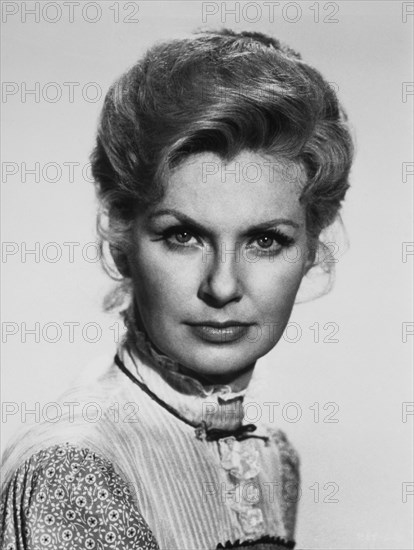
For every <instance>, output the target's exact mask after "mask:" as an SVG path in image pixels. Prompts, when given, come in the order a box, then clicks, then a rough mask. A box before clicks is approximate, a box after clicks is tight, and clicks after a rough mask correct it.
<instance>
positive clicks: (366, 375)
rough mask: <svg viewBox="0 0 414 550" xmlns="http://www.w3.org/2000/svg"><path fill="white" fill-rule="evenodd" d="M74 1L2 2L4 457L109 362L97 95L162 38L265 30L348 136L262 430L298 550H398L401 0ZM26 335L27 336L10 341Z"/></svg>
mask: <svg viewBox="0 0 414 550" xmlns="http://www.w3.org/2000/svg"><path fill="white" fill-rule="evenodd" d="M77 4H78V3H77V2H60V3H56V2H26V3H24V2H3V6H2V9H3V38H2V41H3V44H2V45H3V48H2V50H3V54H2V58H3V59H2V65H3V69H2V79H3V90H2V92H3V93H2V112H3V147H2V160H3V163H2V169H3V173H2V199H3V200H2V210H3V212H2V214H3V221H2V240H3V257H2V270H3V309H2V322H3V325H2V328H3V341H5V343H4V345H3V357H2V359H3V361H2V363H3V366H2V400H3V407H5V408H4V409H3V413H5V412H6V413H7V411H9V414H3V422H2V424H1V432H2V438H1V439H2V441H1V444H2V449H3V448H4V447H5V445H6V444H7V440H8V438H9V437H10V436H11V435H12V434H13V432H14V431H15V430H16V429H17V427H18V426H19V425H20V424H21V423H22V419H23V422H25V421H29V420H33V418H34V417H35V415H33V414H32V415H31V416H30V415H29V414H27V411H28V410H29V409H34V410H36V407H38V409H37V410H40V411H41V415H43V412H42V411H44V410H46V411H47V412H45V413H44V414H45V415H46V414H49V416H50V417H53V416H54V411H53V410H52V409H50V408H49V409H48V408H47V404H48V403H51V402H54V401H55V399H56V398H57V396H58V395H59V394H60V393H61V391H62V390H63V389H65V388H66V387H67V385H68V384H69V381H70V380H71V379H73V377H77V376H79V375H80V374H81V373H83V372H85V365H86V364H88V363H89V362H91V361H93V362H97V364H99V361H101V362H102V361H103V362H104V363H107V362H108V361H110V360H111V358H112V355H113V353H114V351H115V346H116V344H115V343H114V336H115V335H116V330H117V325H116V322H117V318H116V316H115V315H107V314H104V313H103V312H102V309H101V302H102V298H103V296H104V294H105V291H106V290H107V289H108V288H109V287H110V281H109V280H108V279H107V278H106V276H105V275H104V274H103V273H102V271H101V269H100V267H99V264H98V263H96V262H95V261H94V255H95V248H94V246H93V244H92V245H90V244H88V243H93V242H94V241H95V233H94V212H95V206H96V205H95V199H94V192H93V186H92V184H91V183H90V182H89V181H88V179H89V172H88V169H87V162H88V154H89V152H90V150H91V147H92V146H93V141H94V134H95V128H96V122H97V117H98V113H99V111H100V108H101V105H102V101H103V95H102V97H99V95H100V92H101V91H102V94H104V93H105V91H106V90H107V88H108V86H109V85H110V83H111V82H112V81H113V80H114V79H115V78H116V76H117V75H119V74H120V73H121V72H122V71H123V70H125V69H126V68H127V67H128V66H130V65H131V64H132V63H133V62H134V61H135V60H136V59H137V58H138V57H139V56H140V55H141V54H142V53H143V51H144V50H145V48H146V47H147V46H149V45H150V44H152V43H153V41H155V40H158V39H160V38H169V37H172V36H174V35H180V34H182V33H186V32H190V31H191V30H194V29H196V28H198V27H211V28H217V27H221V26H227V27H230V28H239V29H246V30H255V31H263V32H267V33H270V34H272V35H274V36H276V37H277V38H280V39H282V40H284V41H286V42H287V43H288V44H289V45H290V46H292V47H293V48H295V49H297V50H298V51H300V52H301V53H302V55H303V57H304V58H305V59H306V60H308V61H309V62H311V63H312V64H314V65H315V66H316V67H317V68H319V69H320V70H321V72H322V73H323V74H324V75H325V77H326V78H327V79H328V80H329V81H330V82H331V83H332V85H333V86H335V87H336V89H337V90H338V93H339V96H340V99H341V100H342V102H343V104H344V105H345V107H346V109H347V111H348V114H349V117H350V120H351V123H352V126H353V129H354V133H355V136H356V141H357V157H356V161H355V165H354V169H353V172H352V189H351V191H350V192H349V195H348V200H347V203H346V206H345V208H344V211H343V219H344V224H345V227H346V229H347V233H348V238H349V241H350V247H349V250H348V251H347V252H346V253H345V254H343V250H340V251H339V254H338V255H337V257H338V260H339V261H338V263H337V278H336V285H335V287H334V289H333V291H332V292H331V293H330V294H329V295H327V296H325V297H323V298H320V299H318V300H315V301H311V302H307V303H304V304H300V305H297V306H296V308H295V309H294V312H293V316H292V319H291V323H292V324H291V326H290V329H289V332H288V333H287V336H286V338H285V339H283V340H281V341H280V343H279V344H278V345H277V347H276V348H275V349H274V350H273V351H272V352H271V353H270V354H269V355H268V356H266V357H265V358H263V359H262V360H260V362H259V365H260V368H261V369H262V370H263V371H264V373H265V375H266V376H267V377H268V381H267V382H266V384H264V389H263V393H262V394H261V395H260V396H258V399H260V400H262V401H263V402H272V403H275V402H278V403H280V405H279V406H277V408H276V415H275V422H276V424H277V425H278V426H279V427H280V428H281V429H283V430H285V431H286V433H287V434H288V436H289V438H290V440H291V441H292V442H293V444H294V445H295V446H296V448H297V449H298V451H299V453H300V456H301V460H302V467H301V473H302V496H301V499H300V506H299V520H298V527H297V541H298V548H309V549H310V548H312V549H319V548H320V549H322V548H324V549H342V550H343V549H348V548H349V549H357V548H362V549H368V548H369V549H371V548H372V549H373V548H376V549H391V548H398V549H408V548H412V530H411V514H412V503H413V498H414V497H413V496H412V494H411V496H410V495H408V496H407V497H406V498H404V496H403V491H404V487H405V488H406V490H407V491H410V488H411V492H412V490H413V489H412V482H413V473H412V467H411V464H412V462H411V461H412V458H411V457H412V453H411V431H412V427H413V416H412V414H411V415H409V414H408V415H406V417H405V418H404V417H403V411H404V407H405V410H406V411H408V412H409V411H412V410H413V409H412V405H410V403H412V402H413V396H412V373H411V346H412V340H413V336H412V335H411V336H410V335H407V336H405V337H404V330H406V331H408V332H409V331H410V330H411V332H412V321H413V316H412V311H411V307H410V303H411V291H410V277H411V274H412V264H413V256H412V255H411V256H410V255H407V256H406V257H405V256H404V255H403V250H404V247H405V249H406V250H411V251H412V244H411V245H410V244H409V243H412V241H413V237H412V233H411V206H410V205H411V200H412V184H413V176H412V175H409V174H407V173H406V172H407V170H408V171H409V170H410V169H411V170H412V164H404V163H412V160H413V159H412V140H411V137H410V136H411V117H412V110H413V109H412V106H413V95H412V82H413V75H412V70H411V65H412V56H411V32H412V21H413V19H414V17H413V15H409V13H408V12H410V10H411V12H412V10H413V3H412V2H395V1H385V2H377V1H358V2H353V1H346V2H345V1H340V2H301V3H300V4H299V3H295V2H245V3H244V4H242V3H238V2H226V3H222V2H219V3H217V2H205V3H202V2H193V1H191V2H190V1H179V2H177V1H171V2H112V1H109V2H106V1H103V2H100V3H99V4H96V3H94V2H84V3H83V6H84V7H83V11H82V9H81V6H80V4H79V5H77ZM85 6H86V8H85ZM27 10H35V11H34V15H33V14H32V15H31V14H30V13H28V12H27ZM232 10H236V13H234V12H233V14H232V13H231V11H232ZM238 11H239V13H240V16H239V17H238V13H237V12H238ZM203 14H204V16H203ZM128 18H129V20H130V21H129V22H127V21H126V19H128ZM236 18H237V19H238V22H237V21H236ZM117 19H118V21H117ZM335 20H336V22H335ZM36 83H38V84H36ZM69 83H72V84H69ZM91 83H92V84H91ZM404 83H406V84H404ZM410 83H411V84H410ZM30 90H35V93H33V94H30V93H28V92H29V91H30ZM410 91H411V95H410ZM59 94H60V95H59ZM36 163H38V164H37V167H36ZM26 169H35V173H25V170H26ZM404 170H405V171H406V172H404ZM36 171H37V172H38V174H39V177H37V175H36ZM72 171H73V173H72ZM13 172H14V173H13ZM72 176H73V177H72ZM36 179H38V180H39V181H36ZM35 243H39V244H38V245H36V244H35ZM50 243H52V244H50ZM53 243H54V244H53ZM64 243H66V244H64ZM67 243H74V244H71V245H70V244H67ZM403 243H408V244H406V245H404V244H403ZM36 246H37V247H38V248H37V249H36ZM25 247H26V248H25ZM410 247H411V248H410ZM28 249H34V250H35V251H36V250H37V251H36V252H35V253H34V254H27V250H28ZM25 250H26V253H25ZM71 251H72V252H71ZM59 255H60V256H59ZM55 260H56V261H55ZM24 323H26V325H24ZM36 323H38V325H37V329H36V330H38V331H39V332H38V337H37V336H36V335H34V334H26V336H24V332H25V326H26V328H29V329H30V328H32V329H33V328H35V327H36V325H35V324H36ZM64 323H66V324H64ZM68 323H69V324H68ZM70 323H74V324H72V325H70ZM88 323H93V324H92V325H88ZM114 323H115V324H114ZM329 323H330V324H329ZM404 323H407V324H404ZM70 327H72V329H73V331H74V332H73V338H72V340H73V341H72V342H71V341H70V334H69V333H70ZM96 327H99V328H100V331H101V333H99V332H97V331H96ZM111 327H112V328H111ZM310 327H313V328H310ZM332 327H334V328H335V327H336V329H335V332H336V334H335V335H333V337H332V336H331V338H330V334H331V331H332ZM82 329H83V333H84V334H83V336H82ZM59 330H60V331H61V333H59ZM13 332H14V334H13ZM317 334H318V336H319V337H317ZM36 339H38V341H37V342H36V341H35V340H36ZM94 339H96V340H97V341H96V342H93V341H92V340H94ZM332 339H333V340H338V341H337V342H332V341H327V340H332ZM54 340H55V341H54ZM88 340H89V341H88ZM317 340H319V341H317ZM100 358H101V359H100ZM36 402H37V403H38V405H36ZM404 403H408V405H404ZM292 404H293V405H292ZM332 404H333V405H332ZM45 406H46V409H44V407H45ZM25 407H26V409H25ZM310 407H311V408H310ZM324 407H325V408H324ZM410 407H411V408H410ZM262 410H264V409H262ZM266 410H268V409H266ZM10 411H12V412H11V413H10ZM25 411H26V413H25ZM317 411H319V417H318V415H317ZM333 411H335V412H334V414H333V415H331V416H329V413H330V412H333ZM329 420H338V422H329ZM403 420H405V421H403ZM404 483H411V485H404ZM326 484H329V485H326ZM333 488H336V490H335V494H334V495H333V494H332V491H333ZM318 490H319V493H318ZM330 500H337V501H338V502H329V501H330ZM404 500H405V502H404Z"/></svg>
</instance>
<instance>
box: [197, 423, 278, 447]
mask: <svg viewBox="0 0 414 550" xmlns="http://www.w3.org/2000/svg"><path fill="white" fill-rule="evenodd" d="M256 429H257V426H255V425H254V424H246V425H244V426H243V425H242V426H239V427H238V428H236V429H234V430H220V429H218V428H207V426H206V423H205V422H202V423H201V424H200V426H198V427H197V428H196V437H197V439H201V440H203V439H206V440H207V441H218V440H219V439H224V438H226V437H234V438H236V439H237V441H242V440H243V439H247V438H248V437H255V438H257V439H263V440H264V441H266V442H267V441H268V440H269V438H268V437H265V436H262V435H251V434H252V432H254V431H256Z"/></svg>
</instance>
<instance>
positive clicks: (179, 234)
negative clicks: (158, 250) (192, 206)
mask: <svg viewBox="0 0 414 550" xmlns="http://www.w3.org/2000/svg"><path fill="white" fill-rule="evenodd" d="M162 238H163V239H164V241H165V243H166V245H167V246H168V247H169V248H171V249H172V250H175V249H178V248H188V247H192V246H193V245H197V244H198V243H199V242H200V241H199V239H198V238H197V237H195V235H194V234H193V233H192V232H191V231H189V230H188V229H187V228H186V227H181V226H175V227H170V228H168V229H167V230H166V231H164V232H163V234H162Z"/></svg>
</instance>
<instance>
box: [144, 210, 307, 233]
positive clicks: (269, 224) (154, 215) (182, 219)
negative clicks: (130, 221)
mask: <svg viewBox="0 0 414 550" xmlns="http://www.w3.org/2000/svg"><path fill="white" fill-rule="evenodd" d="M161 216H174V217H175V218H177V220H179V221H180V222H181V223H183V224H186V225H188V226H191V227H193V228H195V229H197V230H198V231H200V232H203V233H206V234H207V233H209V230H208V229H207V228H206V227H204V226H203V225H201V224H200V223H199V222H197V221H196V220H193V218H190V216H187V215H186V214H183V212H180V211H179V210H175V209H174V208H163V209H162V210H156V211H155V212H153V213H152V214H151V215H150V216H149V219H150V220H151V219H153V218H159V217H161ZM275 225H289V226H291V227H294V228H295V229H298V228H299V227H300V224H298V223H296V222H294V221H292V220H289V219H288V218H274V219H273V220H269V221H266V222H262V223H259V224H255V225H251V226H250V227H248V228H247V229H246V230H245V233H246V234H247V233H253V232H255V231H260V230H265V229H268V228H269V227H272V226H275Z"/></svg>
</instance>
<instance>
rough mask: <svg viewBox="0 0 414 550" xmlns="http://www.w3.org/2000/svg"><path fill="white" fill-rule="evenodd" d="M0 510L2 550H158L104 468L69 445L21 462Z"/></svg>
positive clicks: (122, 487) (124, 490)
mask: <svg viewBox="0 0 414 550" xmlns="http://www.w3.org/2000/svg"><path fill="white" fill-rule="evenodd" d="M2 507H3V508H4V509H3V510H2V534H3V540H2V544H1V548H2V550H39V549H43V548H44V549H46V550H65V549H67V550H75V549H76V550H80V549H85V550H94V549H96V550H115V549H119V550H126V549H128V550H129V549H133V550H138V549H140V550H141V549H142V550H158V548H159V547H158V544H157V542H156V541H155V539H154V537H153V535H152V533H151V531H150V529H149V527H148V525H147V524H146V523H145V521H144V519H143V518H142V517H141V515H140V514H139V512H138V510H137V509H136V506H135V504H134V501H133V499H132V497H131V493H130V488H129V487H128V486H127V485H126V483H125V482H124V481H123V480H122V479H121V478H120V476H119V475H118V474H116V472H115V471H114V469H113V467H112V465H111V464H110V462H108V461H107V460H104V459H103V458H101V457H99V456H98V455H96V454H95V453H92V452H90V451H88V450H87V449H80V448H77V447H75V446H73V445H69V444H66V445H55V446H53V447H50V448H48V449H46V450H43V451H40V452H39V453H36V454H35V455H33V456H32V457H31V458H30V459H29V460H27V461H26V462H25V463H24V464H23V465H22V466H21V467H20V468H18V469H17V470H16V473H15V475H14V478H13V479H12V481H11V483H10V484H9V486H8V490H7V493H6V495H5V498H4V500H3V502H2Z"/></svg>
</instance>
